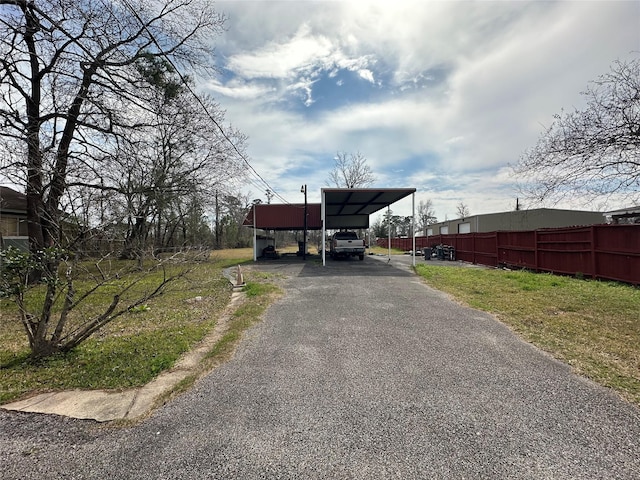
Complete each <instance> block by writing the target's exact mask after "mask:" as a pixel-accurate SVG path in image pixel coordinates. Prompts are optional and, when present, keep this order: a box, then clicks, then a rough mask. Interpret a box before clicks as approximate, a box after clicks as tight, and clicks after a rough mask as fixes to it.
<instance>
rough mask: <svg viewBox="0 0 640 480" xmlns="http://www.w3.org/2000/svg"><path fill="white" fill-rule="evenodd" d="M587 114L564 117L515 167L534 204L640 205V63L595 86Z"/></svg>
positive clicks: (619, 64) (616, 66)
mask: <svg viewBox="0 0 640 480" xmlns="http://www.w3.org/2000/svg"><path fill="white" fill-rule="evenodd" d="M583 96H584V97H585V98H586V100H587V106H586V107H585V109H584V110H577V109H576V110H573V111H570V112H565V111H562V112H561V113H560V114H557V115H555V116H554V121H553V123H552V124H551V126H550V127H549V128H547V129H546V130H545V131H544V132H543V133H542V135H541V136H540V138H539V140H538V143H537V145H536V146H535V147H534V148H532V149H530V150H528V151H526V152H525V153H524V154H523V155H522V157H521V158H520V160H519V161H518V163H517V164H516V165H515V166H514V167H513V170H514V173H515V174H516V175H517V177H518V178H519V179H520V180H521V183H520V189H521V191H522V192H523V193H524V194H525V195H526V197H527V198H528V199H530V200H531V201H532V202H535V203H541V202H545V201H547V202H552V203H557V202H558V201H560V200H562V199H565V198H568V197H571V198H573V199H576V198H579V199H581V200H583V201H584V202H588V201H593V200H597V199H599V200H601V201H604V202H606V201H607V199H609V198H611V197H615V198H616V199H617V200H618V201H627V202H630V203H632V204H636V203H638V202H640V59H639V58H636V59H633V60H631V61H628V62H623V61H616V62H614V63H613V65H612V66H611V71H610V72H609V73H607V74H605V75H601V76H600V77H599V78H598V79H597V80H595V81H593V82H591V83H590V85H589V87H588V88H587V90H586V91H585V92H583Z"/></svg>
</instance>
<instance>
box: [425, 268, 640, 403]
mask: <svg viewBox="0 0 640 480" xmlns="http://www.w3.org/2000/svg"><path fill="white" fill-rule="evenodd" d="M416 271H417V272H418V274H419V275H421V276H422V277H423V278H424V279H425V281H426V282H427V283H428V284H429V285H430V286H432V287H434V288H436V289H438V290H442V291H445V292H447V293H449V294H451V295H452V296H453V297H455V298H456V299H458V300H459V301H461V302H463V303H465V304H467V305H469V306H471V307H473V308H477V309H480V310H485V311H487V312H491V313H493V314H495V315H496V316H497V317H498V318H499V319H500V320H501V321H502V322H503V323H505V324H506V325H508V326H510V327H511V328H512V329H513V330H514V331H516V332H517V333H518V334H520V335H521V336H522V337H523V338H524V339H525V340H527V341H529V342H531V343H533V344H534V345H536V346H538V347H539V348H541V349H542V350H545V351H547V352H549V353H550V354H552V355H553V356H555V357H556V358H558V359H560V360H562V361H564V362H566V363H567V364H569V365H571V366H572V367H573V368H574V369H575V370H576V371H577V372H579V373H580V374H582V375H585V376H587V377H589V378H591V379H593V380H594V381H596V382H598V383H600V384H601V385H604V386H607V387H610V388H612V389H614V390H616V391H617V392H619V393H620V395H622V396H623V397H624V398H626V399H627V400H629V401H631V402H633V403H635V404H636V405H638V406H640V289H638V288H634V287H632V286H629V285H624V284H619V283H615V282H600V281H591V280H579V279H576V278H571V277H562V276H554V275H550V274H540V273H531V272H526V271H505V270H493V269H475V268H460V267H454V266H451V267H448V266H436V265H425V264H419V265H417V266H416Z"/></svg>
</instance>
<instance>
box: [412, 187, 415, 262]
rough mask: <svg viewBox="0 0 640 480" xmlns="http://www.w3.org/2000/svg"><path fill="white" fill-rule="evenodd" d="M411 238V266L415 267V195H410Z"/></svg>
mask: <svg viewBox="0 0 640 480" xmlns="http://www.w3.org/2000/svg"><path fill="white" fill-rule="evenodd" d="M411 236H412V237H413V247H412V249H411V256H412V257H413V258H412V259H411V261H412V264H413V266H414V268H415V266H416V193H415V192H413V193H412V194H411Z"/></svg>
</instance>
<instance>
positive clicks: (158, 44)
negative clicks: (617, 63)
mask: <svg viewBox="0 0 640 480" xmlns="http://www.w3.org/2000/svg"><path fill="white" fill-rule="evenodd" d="M123 2H124V4H125V5H126V6H127V8H129V10H130V11H131V13H132V14H133V16H134V17H135V18H136V20H138V22H140V25H141V26H142V28H143V29H144V30H145V31H146V32H147V33H148V34H149V37H150V38H151V40H152V41H153V43H154V44H155V46H156V47H157V48H158V51H159V52H160V54H161V55H162V57H163V58H164V59H165V60H166V61H167V62H168V63H169V65H171V67H173V69H174V70H175V71H176V73H177V74H178V77H180V80H181V81H182V83H183V84H184V85H185V86H186V88H187V90H189V93H191V95H193V97H194V98H195V99H196V101H197V102H198V104H199V105H200V106H201V107H202V109H203V110H204V112H205V113H206V114H207V116H208V117H209V119H210V120H211V121H212V122H213V124H214V125H215V126H216V127H217V128H218V130H219V131H220V133H221V134H222V137H223V138H224V139H225V140H226V141H227V142H228V143H229V145H231V147H232V148H233V150H234V151H235V152H236V154H237V155H238V157H239V158H240V159H241V160H242V161H243V162H244V163H245V164H246V165H247V167H249V170H250V173H253V174H254V175H255V176H256V177H257V178H258V179H260V181H262V183H263V184H264V185H265V186H266V187H267V188H268V189H269V190H270V191H271V192H272V194H273V195H274V196H276V197H278V198H279V199H280V200H282V201H283V202H284V203H286V204H289V203H290V202H288V201H287V200H286V199H285V198H283V197H282V196H281V195H280V194H279V193H278V192H277V191H276V190H275V189H274V188H273V187H272V186H271V185H269V183H268V182H267V181H266V180H265V179H264V178H262V176H261V175H260V174H259V173H258V172H257V171H256V169H255V168H253V165H251V163H250V162H249V160H248V159H247V158H246V157H245V155H244V154H243V153H242V152H241V151H240V150H239V149H238V147H237V146H236V144H235V143H233V141H232V140H231V138H229V136H228V135H227V133H226V132H225V131H224V129H223V128H222V127H221V126H220V124H219V123H218V121H217V120H216V119H215V118H214V117H213V115H212V114H211V113H210V112H209V109H208V108H207V106H206V105H205V104H204V102H203V101H202V99H201V98H200V97H199V96H198V95H197V94H196V92H194V91H193V89H192V88H191V86H190V85H189V82H187V79H186V78H185V76H184V75H183V74H182V72H181V71H180V69H178V68H177V67H176V65H175V63H173V60H171V58H169V56H168V55H167V54H166V53H164V51H163V49H162V47H161V46H160V43H159V42H158V40H157V39H156V37H155V35H154V34H153V33H152V32H151V30H149V28H148V27H147V24H146V23H144V21H143V20H142V19H141V18H140V15H138V12H137V11H136V10H135V9H134V8H133V7H132V6H131V4H130V3H129V1H128V0H123ZM251 183H252V184H253V185H255V183H253V182H251ZM262 188H263V187H262V186H261V187H260V188H259V189H262Z"/></svg>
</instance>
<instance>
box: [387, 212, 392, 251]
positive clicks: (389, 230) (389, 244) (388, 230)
mask: <svg viewBox="0 0 640 480" xmlns="http://www.w3.org/2000/svg"><path fill="white" fill-rule="evenodd" d="M387 248H388V250H389V261H391V206H390V205H387Z"/></svg>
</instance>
